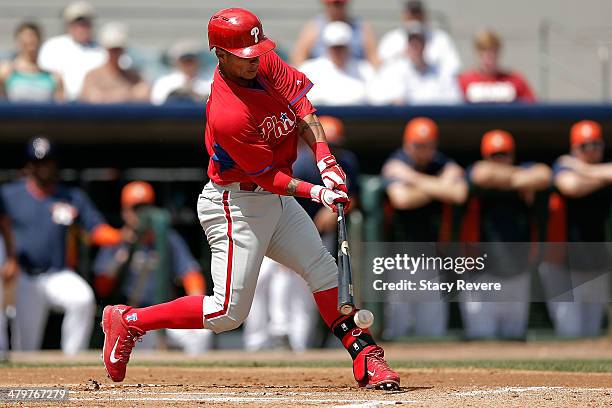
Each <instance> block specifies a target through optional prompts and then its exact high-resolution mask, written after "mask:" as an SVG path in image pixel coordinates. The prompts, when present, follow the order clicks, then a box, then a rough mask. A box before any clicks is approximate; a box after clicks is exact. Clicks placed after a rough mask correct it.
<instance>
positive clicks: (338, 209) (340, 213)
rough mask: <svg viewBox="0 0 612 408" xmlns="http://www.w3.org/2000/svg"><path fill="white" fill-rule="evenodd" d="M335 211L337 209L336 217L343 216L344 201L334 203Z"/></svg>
mask: <svg viewBox="0 0 612 408" xmlns="http://www.w3.org/2000/svg"><path fill="white" fill-rule="evenodd" d="M336 211H338V217H344V203H338V204H336Z"/></svg>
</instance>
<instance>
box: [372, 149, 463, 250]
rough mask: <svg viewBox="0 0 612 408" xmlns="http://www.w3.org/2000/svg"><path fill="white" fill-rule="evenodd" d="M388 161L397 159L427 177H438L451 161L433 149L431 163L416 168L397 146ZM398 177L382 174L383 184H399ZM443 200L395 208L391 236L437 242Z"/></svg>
mask: <svg viewBox="0 0 612 408" xmlns="http://www.w3.org/2000/svg"><path fill="white" fill-rule="evenodd" d="M391 160H399V161H401V162H402V163H404V164H406V165H408V166H410V167H411V168H413V169H415V170H417V171H419V172H421V173H424V174H428V175H430V176H438V175H440V173H442V171H443V170H444V167H446V165H447V164H450V163H454V161H453V160H452V159H450V158H448V157H446V155H444V154H443V153H440V152H436V154H435V155H434V157H433V159H432V160H431V162H430V163H429V164H428V165H427V167H426V168H423V169H416V168H415V165H414V160H413V159H412V157H410V156H409V155H408V153H406V151H405V150H404V149H403V148H399V149H397V150H396V151H395V152H393V154H392V155H391V156H390V157H389V158H388V159H387V161H386V162H385V164H386V163H388V162H389V161H391ZM401 182H402V181H401V180H398V179H394V178H389V177H383V184H384V186H385V188H386V187H389V186H390V185H391V184H393V183H401ZM443 208H444V205H443V203H441V202H440V201H435V200H434V201H431V202H429V203H428V204H425V205H424V206H423V207H420V208H414V209H410V210H397V209H396V210H395V211H394V213H393V225H394V228H393V230H392V234H393V236H392V239H393V240H394V241H404V242H437V241H438V240H439V239H440V232H441V231H442V229H443V227H446V226H444V225H443V223H444V222H450V220H448V221H447V220H444V219H443V217H442V210H443Z"/></svg>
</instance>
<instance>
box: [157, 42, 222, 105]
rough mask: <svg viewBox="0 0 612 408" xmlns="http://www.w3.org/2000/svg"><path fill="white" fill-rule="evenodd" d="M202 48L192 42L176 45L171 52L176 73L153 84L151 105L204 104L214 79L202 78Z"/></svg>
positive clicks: (165, 76)
mask: <svg viewBox="0 0 612 408" xmlns="http://www.w3.org/2000/svg"><path fill="white" fill-rule="evenodd" d="M201 51H202V47H201V46H200V45H199V43H196V42H195V41H191V40H183V41H180V42H178V43H176V44H175V45H174V46H173V47H172V48H171V49H170V52H169V56H170V58H171V59H172V63H173V64H174V71H173V72H171V73H170V74H168V75H164V76H163V77H161V78H159V79H158V80H157V81H155V84H153V90H152V91H151V103H153V104H155V105H161V104H163V103H164V102H166V101H168V100H170V101H172V100H175V101H177V100H178V101H193V102H202V101H204V100H206V98H207V97H208V95H209V94H210V84H211V82H212V79H205V78H203V77H202V76H201V72H200V60H199V57H198V55H199V53H200V52H201Z"/></svg>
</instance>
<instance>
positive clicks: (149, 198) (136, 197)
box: [121, 181, 155, 208]
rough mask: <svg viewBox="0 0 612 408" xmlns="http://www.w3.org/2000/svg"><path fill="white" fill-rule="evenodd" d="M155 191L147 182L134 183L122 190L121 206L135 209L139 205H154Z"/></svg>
mask: <svg viewBox="0 0 612 408" xmlns="http://www.w3.org/2000/svg"><path fill="white" fill-rule="evenodd" d="M154 202H155V191H154V190H153V187H152V186H151V184H149V183H147V182H145V181H132V182H131V183H128V184H126V185H125V187H123V190H121V206H122V207H124V208H125V207H134V206H135V205H138V204H153V203H154Z"/></svg>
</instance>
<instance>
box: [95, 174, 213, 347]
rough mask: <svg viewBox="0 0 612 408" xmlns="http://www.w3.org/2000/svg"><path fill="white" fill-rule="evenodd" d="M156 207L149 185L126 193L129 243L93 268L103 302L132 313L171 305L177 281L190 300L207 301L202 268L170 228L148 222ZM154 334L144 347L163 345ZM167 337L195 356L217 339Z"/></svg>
mask: <svg viewBox="0 0 612 408" xmlns="http://www.w3.org/2000/svg"><path fill="white" fill-rule="evenodd" d="M154 204H155V192H154V190H153V187H152V186H151V185H150V184H149V183H146V182H143V181H134V182H131V183H128V184H127V185H126V186H125V187H123V190H122V192H121V208H122V209H121V216H122V218H123V221H124V223H125V226H124V227H123V228H124V231H125V233H124V236H125V237H127V240H126V241H124V242H122V243H121V244H120V245H117V246H113V247H106V248H102V249H101V250H100V251H99V252H98V256H97V257H96V260H95V262H94V273H95V275H96V279H95V284H94V286H95V288H96V292H97V293H98V295H99V296H100V297H101V298H102V299H108V298H109V297H111V296H112V297H113V299H112V303H122V304H126V305H128V306H133V307H147V306H150V305H152V304H154V303H161V302H167V301H169V300H171V298H172V294H171V293H169V292H170V291H169V290H167V289H168V288H170V287H172V286H173V282H174V281H176V280H180V281H181V282H182V284H183V287H184V288H185V293H186V294H187V295H204V293H205V283H204V277H203V276H202V272H201V270H200V265H199V264H198V262H197V261H196V260H195V259H194V258H193V255H191V253H190V252H189V248H188V246H187V244H186V243H185V241H184V240H183V238H182V237H181V236H180V235H179V234H178V232H176V231H175V230H174V229H172V228H169V227H167V225H165V224H164V228H169V229H167V230H165V231H160V230H156V227H155V226H153V225H150V222H149V221H150V220H153V219H154V217H156V216H158V215H159V214H160V212H161V211H163V210H161V209H159V208H157V207H154ZM156 233H157V234H158V235H156ZM165 234H167V235H166V236H164V235H165ZM162 252H163V253H167V256H168V257H169V258H170V259H169V260H168V266H169V267H168V268H164V267H163V265H164V264H163V262H164V260H163V259H162V258H161V257H162ZM166 269H167V270H166ZM160 287H161V288H163V289H164V290H160ZM155 333H157V332H154V333H151V334H150V335H149V336H146V337H144V338H143V341H142V343H143V344H142V345H141V346H140V347H142V348H154V347H155V346H156V343H159V341H160V339H159V338H158V336H157V335H156V334H155ZM166 335H167V339H168V340H169V342H170V344H171V345H177V346H178V347H180V348H182V349H183V350H184V351H185V352H187V353H189V354H196V353H201V352H203V351H206V350H208V349H209V348H210V343H211V340H212V336H213V333H212V331H210V330H166Z"/></svg>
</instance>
